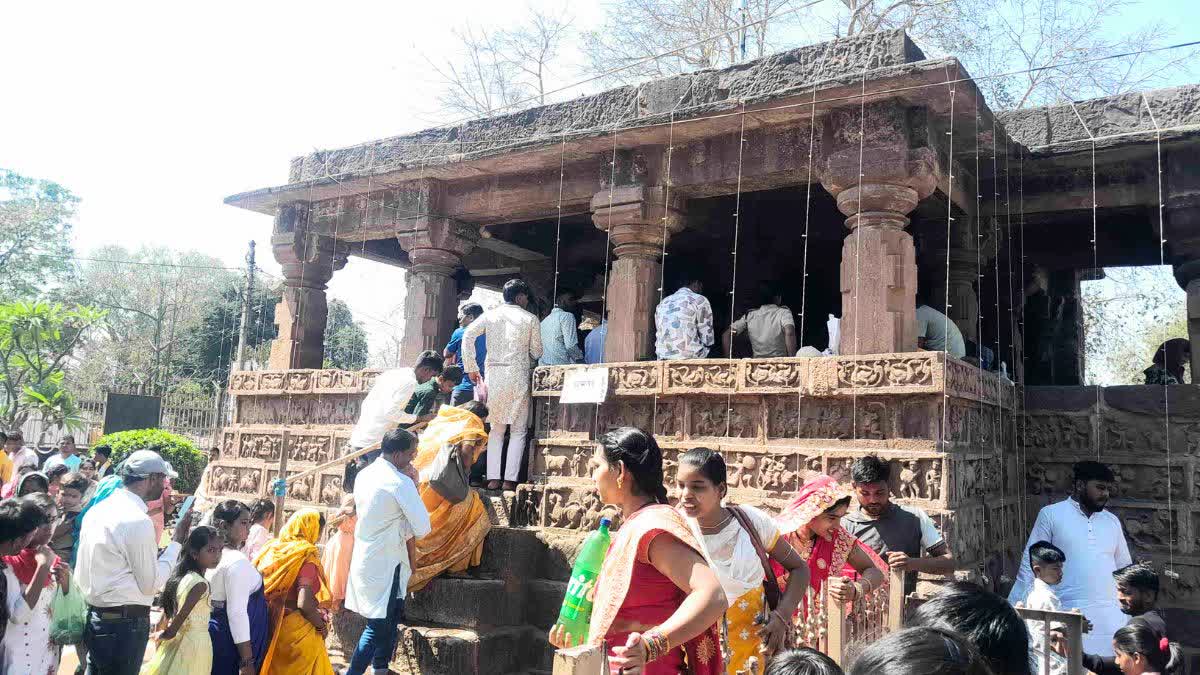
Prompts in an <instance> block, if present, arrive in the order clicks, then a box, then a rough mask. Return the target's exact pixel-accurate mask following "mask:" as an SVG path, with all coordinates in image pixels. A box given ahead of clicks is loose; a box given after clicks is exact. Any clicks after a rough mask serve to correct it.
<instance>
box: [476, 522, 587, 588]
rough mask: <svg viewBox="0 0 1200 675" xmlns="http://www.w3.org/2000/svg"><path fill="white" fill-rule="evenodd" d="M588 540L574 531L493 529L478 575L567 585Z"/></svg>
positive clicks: (485, 545) (486, 541) (515, 528)
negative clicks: (575, 563) (576, 557)
mask: <svg viewBox="0 0 1200 675" xmlns="http://www.w3.org/2000/svg"><path fill="white" fill-rule="evenodd" d="M586 536H587V533H581V532H573V531H570V530H550V529H526V528H520V527H493V528H492V530H491V532H489V533H488V536H487V539H486V540H484V543H483V560H482V561H481V562H480V565H479V568H478V570H477V571H478V573H479V574H480V575H481V576H485V577H487V576H491V577H496V578H499V579H506V578H519V579H550V580H553V581H567V580H568V579H570V578H571V564H572V563H573V562H574V560H575V556H576V554H577V553H578V552H579V547H580V546H581V545H582V544H583V539H584V537H586Z"/></svg>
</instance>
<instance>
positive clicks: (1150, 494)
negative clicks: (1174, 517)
mask: <svg viewBox="0 0 1200 675" xmlns="http://www.w3.org/2000/svg"><path fill="white" fill-rule="evenodd" d="M1055 459H1056V460H1058V461H1053V462H1051V461H1046V460H1044V459H1042V460H1035V459H1032V458H1031V459H1030V460H1029V461H1028V463H1027V464H1026V467H1025V478H1026V489H1027V490H1028V494H1030V495H1034V496H1041V495H1045V496H1048V497H1050V498H1052V499H1059V498H1064V497H1066V496H1067V495H1069V494H1070V493H1071V482H1072V466H1073V465H1074V463H1075V462H1076V461H1079V460H1084V459H1095V455H1092V454H1090V453H1080V454H1062V455H1059V456H1058V457H1056V458H1055ZM1101 460H1102V461H1104V457H1103V456H1101ZM1174 461H1175V465H1173V466H1172V467H1171V470H1170V472H1168V471H1167V468H1166V465H1165V462H1164V461H1162V460H1161V459H1155V460H1152V461H1148V462H1146V463H1142V464H1134V463H1130V462H1113V461H1105V464H1107V465H1108V467H1109V468H1110V469H1112V472H1113V477H1114V478H1115V481H1114V484H1113V486H1114V488H1115V489H1114V491H1113V495H1112V496H1113V498H1119V499H1122V500H1137V501H1149V502H1156V503H1164V504H1165V503H1166V502H1167V494H1168V488H1169V491H1170V495H1171V498H1172V501H1176V502H1186V501H1191V500H1193V499H1195V498H1196V496H1197V495H1198V494H1200V493H1198V492H1197V490H1200V485H1197V483H1196V482H1193V483H1192V484H1190V485H1189V483H1188V481H1187V475H1188V473H1187V472H1188V466H1187V464H1186V461H1187V460H1181V459H1177V460H1174ZM1168 476H1169V478H1168ZM1168 480H1170V485H1169V486H1168V483H1167V481H1168Z"/></svg>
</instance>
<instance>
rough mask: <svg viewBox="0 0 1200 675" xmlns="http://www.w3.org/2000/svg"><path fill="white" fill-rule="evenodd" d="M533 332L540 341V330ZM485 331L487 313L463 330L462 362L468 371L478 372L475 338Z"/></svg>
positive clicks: (538, 356)
mask: <svg viewBox="0 0 1200 675" xmlns="http://www.w3.org/2000/svg"><path fill="white" fill-rule="evenodd" d="M534 332H536V333H538V341H539V343H540V342H541V339H542V336H541V331H540V330H539V331H534ZM485 333H487V314H484V315H483V316H481V317H479V318H478V319H475V320H474V321H472V322H471V325H469V326H467V329H466V330H465V331H463V336H462V362H463V368H464V369H466V371H467V372H468V373H478V372H479V361H478V357H477V356H476V354H475V338H477V337H479V336H480V335H483V334H485ZM535 358H541V354H540V353H539V354H538V355H537V357H535Z"/></svg>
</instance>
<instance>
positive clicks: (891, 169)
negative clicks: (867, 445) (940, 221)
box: [821, 101, 938, 354]
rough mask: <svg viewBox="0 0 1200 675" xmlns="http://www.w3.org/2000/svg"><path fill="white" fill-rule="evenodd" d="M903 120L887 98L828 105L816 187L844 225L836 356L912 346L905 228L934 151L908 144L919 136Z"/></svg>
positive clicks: (912, 263) (912, 283)
mask: <svg viewBox="0 0 1200 675" xmlns="http://www.w3.org/2000/svg"><path fill="white" fill-rule="evenodd" d="M864 115H865V119H864ZM910 125H911V123H910V120H909V111H908V110H907V109H906V108H904V107H902V106H901V105H899V104H898V103H896V102H892V101H885V102H882V103H874V104H871V105H868V106H866V107H865V110H860V107H859V106H853V107H851V108H843V109H839V110H835V111H833V112H832V113H830V114H829V115H828V116H827V117H826V119H825V120H824V121H823V127H824V128H823V142H822V148H823V151H822V152H823V155H824V156H823V158H822V159H823V161H822V164H821V184H822V185H824V186H825V189H826V190H829V192H830V193H832V194H833V195H834V196H835V197H836V198H837V205H838V210H840V211H841V212H842V213H843V214H845V215H846V227H848V228H850V234H849V236H847V237H846V240H845V243H844V244H843V246H842V267H841V290H842V320H841V341H840V352H841V353H842V354H883V353H888V352H901V351H912V350H915V349H916V347H917V324H916V304H915V303H916V288H917V265H916V252H915V250H914V249H913V240H912V235H910V234H909V233H908V232H907V231H905V229H904V228H905V227H907V226H908V223H909V219H908V215H907V214H908V213H910V212H911V211H912V210H913V209H914V208H916V206H917V202H918V201H920V200H921V199H924V198H925V197H928V196H929V195H930V194H932V193H933V190H934V188H935V186H936V185H937V171H938V168H937V167H938V160H937V153H936V152H934V150H933V149H931V148H928V147H918V148H913V147H912V146H913V145H914V143H913V141H914V140H916V138H915V137H916V136H918V135H919V134H914V133H912V130H911V129H910ZM864 131H865V138H864V134H863V132H864Z"/></svg>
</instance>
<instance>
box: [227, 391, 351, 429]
mask: <svg viewBox="0 0 1200 675" xmlns="http://www.w3.org/2000/svg"><path fill="white" fill-rule="evenodd" d="M363 398H364V396H363V395H362V394H360V393H354V394H341V393H338V394H297V395H294V396H239V397H238V398H237V417H236V420H237V423H238V424H269V425H302V424H322V425H333V424H337V425H344V426H353V425H354V424H355V423H356V422H358V415H359V411H360V408H361V406H362V400H363Z"/></svg>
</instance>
